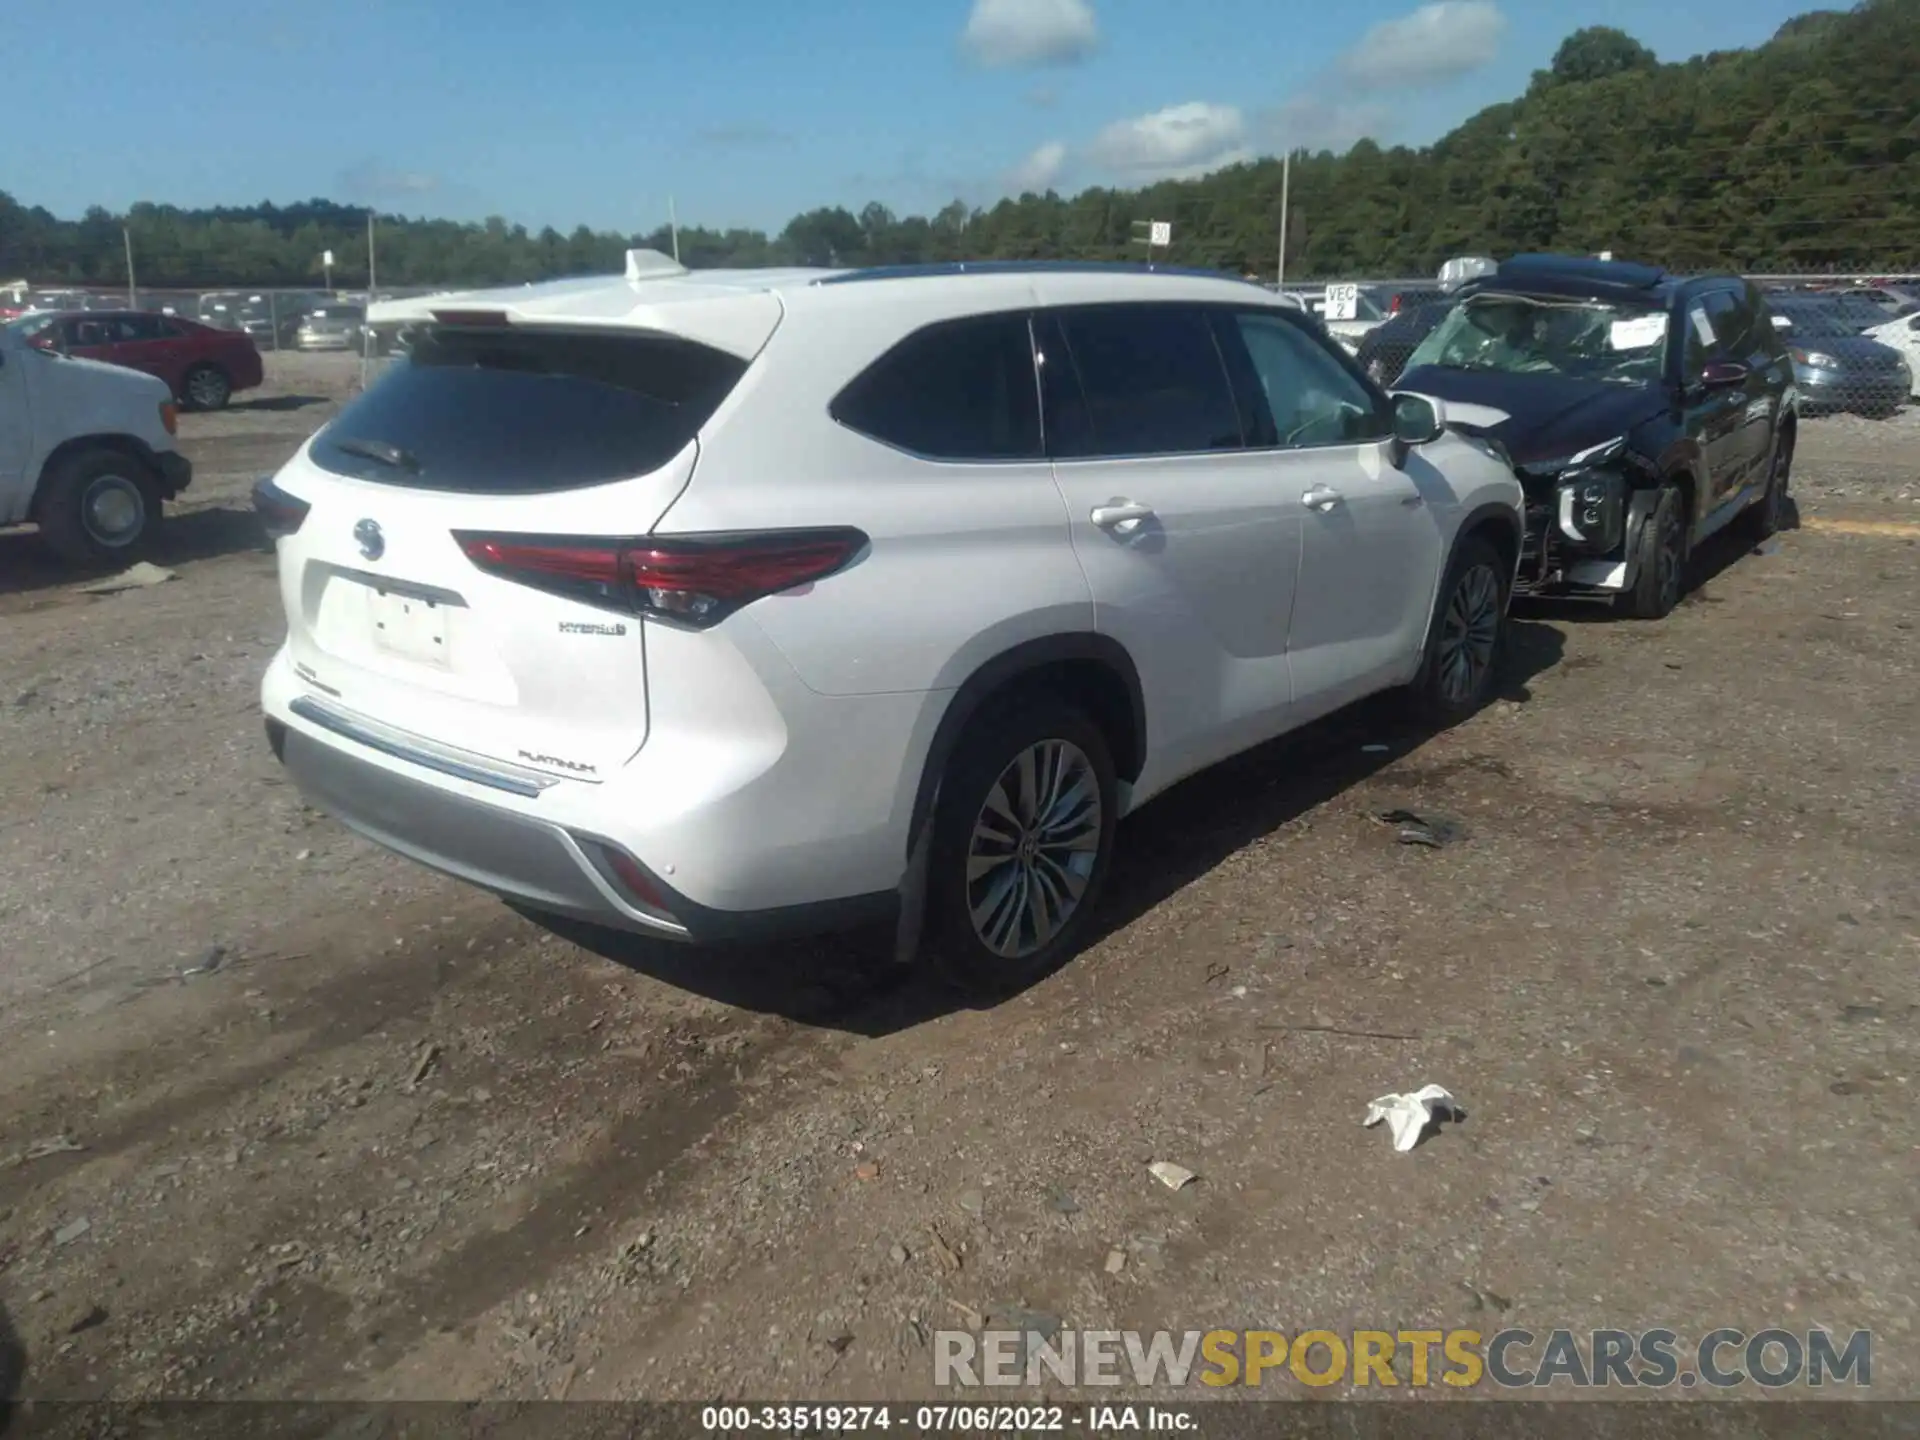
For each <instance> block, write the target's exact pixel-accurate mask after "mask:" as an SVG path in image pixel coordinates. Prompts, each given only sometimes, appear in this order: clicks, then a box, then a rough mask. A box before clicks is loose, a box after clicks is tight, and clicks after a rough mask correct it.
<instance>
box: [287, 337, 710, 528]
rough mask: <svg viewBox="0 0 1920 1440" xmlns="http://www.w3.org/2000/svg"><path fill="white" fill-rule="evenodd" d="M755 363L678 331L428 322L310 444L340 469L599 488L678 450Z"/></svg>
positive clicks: (403, 481)
mask: <svg viewBox="0 0 1920 1440" xmlns="http://www.w3.org/2000/svg"><path fill="white" fill-rule="evenodd" d="M746 368H747V362H746V361H744V360H741V359H738V358H736V357H734V356H732V355H727V354H723V353H722V352H720V351H718V350H713V349H710V348H708V347H707V346H705V345H699V344H696V343H694V342H693V341H690V340H682V339H677V338H674V337H671V336H663V335H633V334H622V335H597V334H579V333H569V334H557V333H551V332H549V333H544V334H542V333H538V332H527V331H519V332H512V333H509V332H504V331H477V330H447V329H439V328H434V327H428V328H425V329H422V330H420V331H418V332H417V333H416V335H415V337H414V339H413V342H412V345H411V347H410V349H409V351H408V354H407V356H406V358H404V359H397V360H395V361H394V362H393V363H392V365H391V367H390V368H389V369H388V370H387V373H386V374H385V375H383V376H382V377H381V379H380V380H379V382H378V383H377V384H375V385H374V386H372V387H371V388H370V389H369V390H368V391H367V392H366V393H365V394H364V395H362V396H360V398H359V399H357V400H355V401H354V402H353V403H352V404H350V405H348V406H347V407H346V408H345V409H344V410H342V411H341V412H340V414H339V416H338V417H337V418H336V419H335V420H334V422H333V423H332V424H331V425H329V426H327V428H326V429H325V430H323V431H321V432H320V434H319V435H318V436H317V437H316V438H315V440H314V442H313V449H312V452H311V453H312V456H313V459H314V461H315V463H317V464H319V465H320V466H322V467H323V468H325V469H327V470H331V471H333V472H334V473H335V474H339V475H351V476H353V477H355V478H356V479H361V480H375V481H381V482H384V483H388V484H394V485H408V486H414V487H418V488H422V489H428V490H454V491H461V492H466V493H479V494H518V495H526V494H537V493H540V492H543V491H551V490H570V489H576V488H578V487H580V486H585V485H599V484H604V483H605V482H607V481H610V480H620V479H626V478H629V477H632V476H635V475H644V474H647V473H648V472H650V471H653V470H657V469H659V468H660V467H661V466H662V465H664V464H666V463H667V461H669V460H671V459H672V458H673V457H674V456H675V455H677V454H679V453H680V451H681V450H682V449H683V448H685V446H686V444H687V442H688V441H689V440H691V439H692V438H693V437H694V435H695V434H696V433H697V432H698V431H699V429H700V427H701V426H702V425H704V424H705V423H706V422H707V418H708V417H709V416H710V415H712V414H713V412H714V410H715V409H717V408H718V407H719V404H720V402H721V401H722V400H724V399H725V398H726V397H727V394H728V392H730V391H731V390H732V389H733V387H734V385H735V384H736V383H737V382H738V381H739V379H740V376H741V374H742V373H743V372H744V371H745V370H746Z"/></svg>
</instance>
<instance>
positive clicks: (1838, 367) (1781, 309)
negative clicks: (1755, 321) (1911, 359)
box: [1770, 295, 1913, 419]
mask: <svg viewBox="0 0 1920 1440" xmlns="http://www.w3.org/2000/svg"><path fill="white" fill-rule="evenodd" d="M1770 305H1771V309H1772V311H1773V313H1774V315H1775V316H1777V317H1778V318H1779V319H1780V320H1783V321H1785V322H1786V323H1785V324H1784V325H1781V326H1779V327H1778V329H1779V333H1780V334H1781V335H1782V336H1784V337H1785V340H1786V343H1787V346H1788V350H1789V353H1790V354H1791V355H1792V357H1793V372H1794V383H1795V384H1796V385H1797V386H1798V387H1799V390H1800V412H1801V413H1802V414H1803V415H1833V414H1838V413H1840V412H1843V411H1850V412H1852V413H1853V414H1855V415H1866V416H1870V417H1872V418H1875V419H1884V418H1885V417H1887V416H1889V415H1892V414H1893V413H1894V412H1896V411H1897V410H1899V408H1900V407H1901V406H1902V405H1904V404H1905V403H1906V402H1907V397H1908V396H1909V395H1911V394H1912V393H1913V370H1912V367H1911V366H1910V365H1909V364H1908V362H1907V358H1906V356H1905V355H1904V354H1902V353H1901V351H1900V350H1898V349H1896V348H1895V347H1893V346H1891V345H1886V344H1882V343H1881V342H1880V341H1879V340H1876V339H1874V338H1872V337H1871V336H1868V335H1865V334H1862V333H1861V332H1860V331H1858V330H1856V329H1855V328H1854V326H1853V320H1852V318H1851V317H1850V316H1849V315H1848V314H1847V313H1846V311H1845V310H1843V309H1842V308H1841V307H1840V306H1839V305H1836V304H1835V303H1834V302H1833V300H1832V299H1831V298H1830V297H1829V296H1826V295H1805V296H1800V295H1783V296H1776V297H1775V298H1774V299H1773V300H1772V301H1771V302H1770ZM1896 323H1897V322H1896ZM1875 328H1876V329H1877V328H1879V327H1877V326H1876V327H1875Z"/></svg>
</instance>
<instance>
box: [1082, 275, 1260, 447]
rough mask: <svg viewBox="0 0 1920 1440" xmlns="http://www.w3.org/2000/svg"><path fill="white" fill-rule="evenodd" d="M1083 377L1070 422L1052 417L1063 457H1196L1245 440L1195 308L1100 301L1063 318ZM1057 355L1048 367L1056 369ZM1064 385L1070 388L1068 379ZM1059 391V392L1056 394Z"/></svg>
mask: <svg viewBox="0 0 1920 1440" xmlns="http://www.w3.org/2000/svg"><path fill="white" fill-rule="evenodd" d="M1054 318H1055V320H1056V321H1057V326H1058V333H1059V334H1061V335H1062V336H1063V337H1064V339H1065V351H1066V353H1065V354H1064V355H1062V356H1060V357H1057V358H1058V359H1059V360H1060V361H1062V362H1064V363H1070V364H1071V365H1072V369H1073V377H1074V378H1077V380H1078V381H1079V385H1078V397H1077V398H1078V408H1077V409H1076V412H1075V413H1074V414H1072V415H1070V416H1063V417H1062V420H1063V421H1064V422H1067V423H1062V424H1059V425H1056V424H1055V423H1054V421H1053V419H1052V417H1051V415H1050V416H1049V419H1048V449H1049V450H1051V451H1052V453H1053V454H1054V455H1055V456H1056V457H1058V458H1061V459H1084V458H1090V457H1094V456H1102V457H1113V458H1119V457H1127V456H1145V455H1190V454H1201V453H1205V452H1207V451H1213V450H1238V449H1241V448H1242V446H1243V445H1244V443H1245V439H1244V436H1243V435H1242V433H1241V428H1240V415H1239V412H1238V410H1237V409H1236V408H1235V406H1234V400H1233V390H1232V386H1231V384H1230V382H1229V380H1228V377H1227V370H1226V365H1225V363H1224V362H1223V361H1222V359H1221V356H1220V350H1219V347H1218V346H1217V345H1216V344H1215V343H1214V338H1213V329H1212V327H1211V326H1210V325H1209V324H1208V321H1207V317H1206V314H1205V312H1203V311H1202V310H1200V309H1199V308H1198V307H1195V306H1187V305H1099V306H1088V307H1085V308H1076V309H1064V310H1061V311H1059V312H1057V313H1056V315H1055V317H1054ZM1055 359H1056V357H1054V356H1051V355H1049V356H1048V359H1047V362H1046V363H1047V364H1048V365H1052V364H1054V363H1055ZM1056 383H1057V385H1058V387H1059V388H1060V389H1063V390H1068V391H1070V390H1071V389H1072V387H1069V386H1066V385H1065V384H1064V377H1063V378H1062V379H1061V380H1060V381H1058V382H1056ZM1049 393H1050V394H1051V393H1053V390H1052V389H1050V392H1049Z"/></svg>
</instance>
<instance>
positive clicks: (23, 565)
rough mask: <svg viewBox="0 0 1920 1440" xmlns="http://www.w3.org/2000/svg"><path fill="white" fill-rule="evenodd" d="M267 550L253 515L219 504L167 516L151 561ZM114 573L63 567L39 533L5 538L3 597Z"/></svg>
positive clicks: (1, 547) (1, 537)
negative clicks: (42, 541) (47, 547)
mask: <svg viewBox="0 0 1920 1440" xmlns="http://www.w3.org/2000/svg"><path fill="white" fill-rule="evenodd" d="M266 547H267V538H266V534H265V532H263V531H262V530H261V529H260V522H259V521H258V520H257V519H256V518H255V517H254V514H253V512H252V511H251V510H235V509H232V508H230V507H227V506H224V505H216V506H211V507H209V508H208V509H205V510H189V511H187V512H186V513H184V514H179V515H169V516H167V518H166V520H165V522H164V523H163V524H162V525H161V526H160V534H159V537H158V538H157V539H156V540H155V542H154V544H153V548H152V551H151V553H150V554H149V556H148V557H147V558H149V559H151V560H152V561H153V562H154V563H155V564H156V565H185V564H189V563H191V562H192V561H195V560H213V559H217V558H218V557H220V556H222V555H237V554H239V553H240V552H241V551H243V550H259V551H263V552H264V551H265V549H266ZM111 573H113V572H112V570H110V569H109V570H86V569H80V568H76V567H75V566H72V565H67V564H64V563H62V562H61V561H59V560H57V559H55V558H54V556H53V555H52V554H51V553H50V552H49V551H48V550H47V549H46V547H45V546H43V545H42V544H41V543H40V537H39V535H38V534H36V533H34V532H31V531H25V530H21V531H10V532H7V533H5V534H0V595H23V594H26V593H28V592H30V591H34V590H52V589H58V588H59V587H61V586H63V585H78V584H81V583H83V582H85V581H88V580H96V579H99V578H100V577H101V576H103V575H108V574H111Z"/></svg>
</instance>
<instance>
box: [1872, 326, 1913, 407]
mask: <svg viewBox="0 0 1920 1440" xmlns="http://www.w3.org/2000/svg"><path fill="white" fill-rule="evenodd" d="M1867 339H1869V340H1875V341H1878V342H1879V343H1880V344H1882V345H1885V346H1886V347H1887V348H1888V349H1890V350H1898V351H1899V352H1900V355H1901V358H1902V359H1904V360H1905V361H1906V362H1907V375H1908V376H1909V379H1908V383H1907V390H1908V393H1909V394H1911V395H1912V396H1913V397H1914V398H1915V399H1917V400H1920V311H1916V312H1914V313H1913V314H1911V315H1903V316H1901V317H1900V318H1899V319H1898V320H1889V321H1888V322H1887V323H1886V324H1884V325H1878V326H1875V327H1874V328H1873V329H1871V330H1869V331H1868V332H1867Z"/></svg>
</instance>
